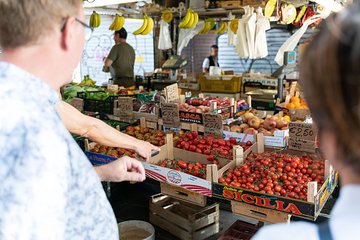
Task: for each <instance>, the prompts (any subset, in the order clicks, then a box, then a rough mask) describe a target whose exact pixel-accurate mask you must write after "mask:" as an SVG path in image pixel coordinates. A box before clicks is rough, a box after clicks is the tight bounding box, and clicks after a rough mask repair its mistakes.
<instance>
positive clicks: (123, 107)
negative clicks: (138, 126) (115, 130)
mask: <svg viewBox="0 0 360 240" xmlns="http://www.w3.org/2000/svg"><path fill="white" fill-rule="evenodd" d="M114 115H115V116H117V117H119V118H120V119H121V120H124V121H129V120H130V121H131V120H133V118H134V113H133V100H132V98H130V97H119V98H118V100H117V106H116V108H114Z"/></svg>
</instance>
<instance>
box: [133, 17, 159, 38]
mask: <svg viewBox="0 0 360 240" xmlns="http://www.w3.org/2000/svg"><path fill="white" fill-rule="evenodd" d="M153 28H154V20H153V19H152V18H151V17H149V16H148V15H146V14H145V16H144V21H143V24H142V25H141V27H140V28H139V29H138V30H136V31H135V32H133V34H134V35H139V34H141V35H147V34H149V33H150V32H152V30H153Z"/></svg>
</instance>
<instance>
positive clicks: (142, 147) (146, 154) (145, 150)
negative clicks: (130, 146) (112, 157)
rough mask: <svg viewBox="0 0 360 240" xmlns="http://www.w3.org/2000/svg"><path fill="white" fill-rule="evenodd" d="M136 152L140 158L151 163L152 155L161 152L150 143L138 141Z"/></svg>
mask: <svg viewBox="0 0 360 240" xmlns="http://www.w3.org/2000/svg"><path fill="white" fill-rule="evenodd" d="M134 150H135V152H136V153H137V154H139V156H140V157H142V158H144V159H145V160H146V161H149V159H150V157H151V153H152V152H158V151H160V148H159V147H156V146H154V145H152V144H150V143H149V142H145V141H142V140H138V142H137V143H136V145H135V149H134Z"/></svg>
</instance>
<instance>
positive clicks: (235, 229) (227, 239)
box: [218, 220, 263, 240]
mask: <svg viewBox="0 0 360 240" xmlns="http://www.w3.org/2000/svg"><path fill="white" fill-rule="evenodd" d="M262 226H263V224H257V225H255V224H251V223H248V222H244V221H240V220H237V221H236V222H234V223H233V224H232V225H231V227H229V228H228V229H227V230H226V231H225V232H224V233H223V234H222V235H221V236H220V237H219V238H218V240H235V239H241V240H250V239H251V238H252V237H253V236H254V235H255V234H256V232H257V231H258V230H259V228H260V227H262Z"/></svg>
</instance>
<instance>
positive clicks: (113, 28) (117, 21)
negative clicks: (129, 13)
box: [109, 14, 125, 31]
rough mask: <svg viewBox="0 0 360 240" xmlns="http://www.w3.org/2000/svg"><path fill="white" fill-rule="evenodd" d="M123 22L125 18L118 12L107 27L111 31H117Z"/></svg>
mask: <svg viewBox="0 0 360 240" xmlns="http://www.w3.org/2000/svg"><path fill="white" fill-rule="evenodd" d="M124 24H125V18H124V17H123V16H120V15H118V14H116V15H115V18H114V21H113V22H112V24H111V25H110V27H109V30H111V31H119V30H120V29H121V28H122V27H123V26H124Z"/></svg>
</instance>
